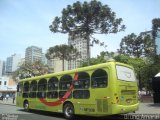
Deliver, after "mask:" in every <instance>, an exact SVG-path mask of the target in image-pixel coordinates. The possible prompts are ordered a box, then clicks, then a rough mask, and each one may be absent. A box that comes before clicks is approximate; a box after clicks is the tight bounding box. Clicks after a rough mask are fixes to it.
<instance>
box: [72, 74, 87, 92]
mask: <svg viewBox="0 0 160 120" xmlns="http://www.w3.org/2000/svg"><path fill="white" fill-rule="evenodd" d="M74 87H75V89H88V88H89V87H90V76H89V74H88V73H86V72H79V73H78V80H74Z"/></svg>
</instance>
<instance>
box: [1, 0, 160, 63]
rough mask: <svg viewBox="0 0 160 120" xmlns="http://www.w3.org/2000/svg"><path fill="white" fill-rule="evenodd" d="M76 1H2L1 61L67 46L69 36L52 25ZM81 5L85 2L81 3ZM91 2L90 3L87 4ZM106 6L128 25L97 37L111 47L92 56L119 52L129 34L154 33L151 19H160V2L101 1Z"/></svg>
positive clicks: (95, 50) (93, 51) (97, 47)
mask: <svg viewBox="0 0 160 120" xmlns="http://www.w3.org/2000/svg"><path fill="white" fill-rule="evenodd" d="M76 1H77V0H0V60H6V58H7V57H10V56H11V55H13V54H15V53H16V54H21V56H22V57H24V55H25V49H26V48H27V47H29V46H32V45H34V46H38V47H41V48H42V49H43V52H44V53H45V52H46V50H47V49H48V48H49V47H52V46H55V45H60V44H67V43H68V35H67V34H61V33H52V32H51V31H50V30H49V25H51V24H52V21H53V19H54V17H56V16H59V17H60V16H61V11H62V9H63V8H66V6H67V5H72V4H73V3H74V2H76ZM79 1H81V2H82V3H83V2H84V0H79ZM86 1H88V2H89V1H90V0H86ZM100 1H101V2H102V4H103V5H105V4H107V5H108V6H109V7H110V8H111V9H112V11H113V12H115V13H116V17H117V18H122V19H123V24H124V25H126V30H125V31H124V32H119V33H117V34H107V35H94V36H95V37H96V38H98V39H99V40H100V41H101V42H104V43H105V44H106V45H107V46H108V47H107V48H106V49H105V48H103V47H100V46H99V45H94V46H93V47H92V48H91V56H92V57H95V56H97V55H98V54H99V53H100V52H101V51H113V52H115V51H116V50H117V49H119V44H120V42H121V39H122V38H123V37H124V36H127V35H128V34H131V33H135V34H136V35H139V33H140V32H144V31H148V30H151V28H152V19H154V18H160V12H159V11H160V0H100Z"/></svg>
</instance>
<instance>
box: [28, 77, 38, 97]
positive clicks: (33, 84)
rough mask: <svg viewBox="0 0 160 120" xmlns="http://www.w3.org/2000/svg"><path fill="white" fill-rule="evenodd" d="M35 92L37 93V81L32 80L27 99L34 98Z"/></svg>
mask: <svg viewBox="0 0 160 120" xmlns="http://www.w3.org/2000/svg"><path fill="white" fill-rule="evenodd" d="M36 91H37V81H36V80H33V81H32V82H31V84H30V93H29V97H30V98H36Z"/></svg>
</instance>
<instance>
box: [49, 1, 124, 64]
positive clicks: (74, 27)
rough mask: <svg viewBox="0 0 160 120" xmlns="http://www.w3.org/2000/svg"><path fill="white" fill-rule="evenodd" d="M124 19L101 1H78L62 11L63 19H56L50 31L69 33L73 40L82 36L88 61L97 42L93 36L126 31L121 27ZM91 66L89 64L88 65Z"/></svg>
mask: <svg viewBox="0 0 160 120" xmlns="http://www.w3.org/2000/svg"><path fill="white" fill-rule="evenodd" d="M121 23H122V18H116V14H115V12H112V10H111V8H110V7H109V6H108V5H102V3H101V2H100V1H96V0H93V1H90V2H86V1H85V2H84V3H81V2H79V1H77V2H76V3H73V5H68V6H67V8H64V9H63V10H62V16H61V17H58V16H57V17H55V18H54V20H53V22H52V25H50V26H49V28H50V30H51V31H52V32H54V33H57V32H60V33H68V34H70V35H71V36H72V37H73V38H74V36H76V35H78V34H79V35H81V37H82V38H84V39H85V40H86V41H87V55H88V61H89V59H90V53H89V51H90V43H93V42H92V41H93V40H94V41H95V40H97V39H95V38H94V37H93V36H92V35H93V34H109V33H117V32H120V31H123V30H124V29H125V25H121ZM88 64H89V63H88Z"/></svg>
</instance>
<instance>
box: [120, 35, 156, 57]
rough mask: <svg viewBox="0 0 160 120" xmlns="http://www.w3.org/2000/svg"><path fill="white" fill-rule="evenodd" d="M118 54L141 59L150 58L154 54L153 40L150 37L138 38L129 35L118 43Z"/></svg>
mask: <svg viewBox="0 0 160 120" xmlns="http://www.w3.org/2000/svg"><path fill="white" fill-rule="evenodd" d="M120 53H121V54H126V55H129V56H135V57H138V58H139V57H141V56H148V57H150V56H152V55H153V53H154V44H153V39H152V38H151V36H150V35H145V36H143V35H142V34H140V35H139V36H137V35H135V34H134V33H131V34H129V35H127V36H125V37H124V38H122V40H121V43H120Z"/></svg>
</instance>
